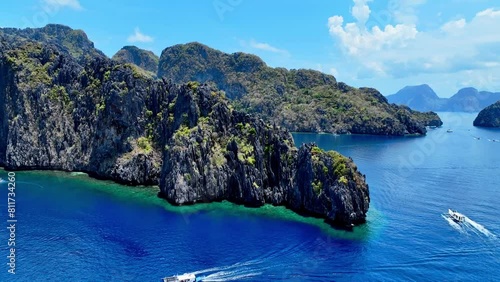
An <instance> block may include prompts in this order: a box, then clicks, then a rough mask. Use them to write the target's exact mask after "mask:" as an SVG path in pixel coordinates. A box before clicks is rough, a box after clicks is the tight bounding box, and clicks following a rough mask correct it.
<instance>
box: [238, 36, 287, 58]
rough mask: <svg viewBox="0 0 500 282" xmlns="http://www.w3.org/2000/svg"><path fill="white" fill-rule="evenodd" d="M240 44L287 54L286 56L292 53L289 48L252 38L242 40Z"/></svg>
mask: <svg viewBox="0 0 500 282" xmlns="http://www.w3.org/2000/svg"><path fill="white" fill-rule="evenodd" d="M240 44H241V45H242V46H243V47H249V48H252V49H256V50H261V51H266V52H271V53H277V54H282V55H286V56H289V55H290V53H289V52H288V51H287V50H284V49H280V48H277V47H274V46H272V45H270V44H269V43H264V42H257V41H255V40H254V39H252V40H250V41H248V42H247V41H245V40H240Z"/></svg>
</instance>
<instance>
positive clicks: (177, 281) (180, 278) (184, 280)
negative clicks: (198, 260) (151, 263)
mask: <svg viewBox="0 0 500 282" xmlns="http://www.w3.org/2000/svg"><path fill="white" fill-rule="evenodd" d="M162 281H163V282H196V275H194V274H191V273H186V274H182V275H175V276H170V277H165V278H163V279H162Z"/></svg>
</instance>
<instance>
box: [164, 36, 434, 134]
mask: <svg viewBox="0 0 500 282" xmlns="http://www.w3.org/2000/svg"><path fill="white" fill-rule="evenodd" d="M158 77H165V78H167V79H171V80H173V81H174V82H178V83H186V82H189V81H199V82H202V83H210V84H212V85H215V86H216V87H218V88H219V89H221V90H224V91H225V94H226V96H227V97H228V98H230V99H231V100H233V103H234V105H235V107H236V108H237V109H238V110H241V111H244V112H247V113H252V114H256V115H258V116H260V117H261V118H263V119H264V120H266V121H268V122H271V123H275V124H278V125H280V126H283V127H285V128H287V129H288V130H290V131H302V132H304V131H305V132H331V133H359V134H377V135H406V134H420V135H422V134H425V133H426V128H425V126H427V125H430V124H428V123H427V121H429V120H437V121H439V122H440V119H439V117H438V116H437V114H435V113H425V114H416V113H415V112H413V111H407V110H406V109H403V108H401V107H398V106H396V105H391V104H389V103H388V102H387V99H386V98H385V97H384V96H383V95H382V94H380V92H378V91H377V90H375V89H371V88H359V89H358V88H354V87H350V86H348V85H346V84H345V83H341V82H339V83H337V80H336V79H335V77H333V76H331V75H327V74H324V73H321V72H318V71H314V70H303V69H300V70H287V69H284V68H271V67H268V66H267V65H266V64H265V63H264V62H263V61H262V60H261V59H260V58H259V57H257V56H254V55H250V54H244V53H234V54H226V53H223V52H220V51H217V50H214V49H212V48H210V47H208V46H205V45H203V44H200V43H189V44H182V45H176V46H172V47H169V48H166V49H165V50H164V51H163V52H162V54H161V57H160V62H159V68H158ZM421 117H424V118H423V119H421Z"/></svg>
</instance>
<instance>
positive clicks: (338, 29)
mask: <svg viewBox="0 0 500 282" xmlns="http://www.w3.org/2000/svg"><path fill="white" fill-rule="evenodd" d="M363 20H364V19H363ZM361 23H362V22H358V24H361ZM358 24H355V23H347V24H345V26H344V18H343V17H342V16H333V17H330V18H329V19H328V27H329V29H330V34H331V35H332V36H333V37H337V38H338V39H340V41H341V43H342V46H343V47H344V48H345V49H346V50H347V51H348V53H349V54H351V55H364V54H365V53H371V52H373V50H381V49H382V48H383V47H404V46H406V44H407V43H408V41H409V40H411V39H414V38H415V36H416V35H417V33H418V31H417V29H416V27H415V26H414V25H405V24H398V25H395V26H393V25H387V26H385V28H384V29H383V30H382V29H380V28H379V27H378V26H374V27H373V28H372V30H371V31H370V30H367V29H366V28H364V26H363V27H359V25H358Z"/></svg>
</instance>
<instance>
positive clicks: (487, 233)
mask: <svg viewBox="0 0 500 282" xmlns="http://www.w3.org/2000/svg"><path fill="white" fill-rule="evenodd" d="M465 222H466V223H468V224H470V225H471V226H472V227H474V228H475V229H476V230H477V231H479V232H481V233H483V234H484V235H485V236H486V237H491V238H495V237H496V235H495V234H493V233H491V232H490V231H489V230H488V229H486V228H485V227H484V226H482V225H481V224H479V223H477V222H475V221H474V220H472V219H470V218H468V217H465Z"/></svg>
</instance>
